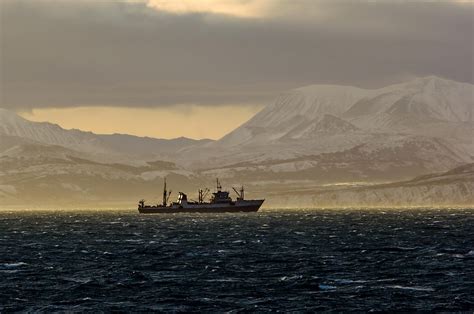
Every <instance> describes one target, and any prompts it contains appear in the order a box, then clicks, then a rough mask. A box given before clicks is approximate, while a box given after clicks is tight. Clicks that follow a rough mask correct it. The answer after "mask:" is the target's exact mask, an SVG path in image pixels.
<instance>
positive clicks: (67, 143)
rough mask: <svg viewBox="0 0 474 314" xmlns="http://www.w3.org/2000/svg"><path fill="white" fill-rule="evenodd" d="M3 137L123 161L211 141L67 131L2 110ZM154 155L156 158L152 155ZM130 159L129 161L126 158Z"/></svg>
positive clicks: (0, 120)
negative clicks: (56, 146) (132, 156)
mask: <svg viewBox="0 0 474 314" xmlns="http://www.w3.org/2000/svg"><path fill="white" fill-rule="evenodd" d="M0 135H3V136H13V137H18V138H22V139H28V140H32V141H35V142H37V143H42V144H47V145H58V146H62V147H66V148H68V149H72V150H75V151H78V152H86V153H90V154H92V155H98V156H99V155H100V156H102V157H105V158H109V157H110V158H112V159H114V160H115V159H117V158H118V160H121V159H122V158H125V157H126V156H131V155H134V156H140V158H142V157H143V158H144V160H146V159H148V158H150V157H152V158H155V156H154V155H160V154H172V153H176V152H177V151H179V150H180V149H182V148H184V147H189V146H194V145H204V144H206V143H208V142H210V140H193V139H188V138H184V137H181V138H178V139H171V140H166V139H156V138H149V137H137V136H132V135H125V134H111V135H101V134H94V133H92V132H84V131H80V130H65V129H63V128H61V127H60V126H59V125H56V124H51V123H48V122H32V121H28V120H26V119H24V118H22V117H20V116H19V115H17V114H16V113H14V112H12V111H9V110H6V109H0ZM151 155H153V156H151ZM125 159H126V158H125Z"/></svg>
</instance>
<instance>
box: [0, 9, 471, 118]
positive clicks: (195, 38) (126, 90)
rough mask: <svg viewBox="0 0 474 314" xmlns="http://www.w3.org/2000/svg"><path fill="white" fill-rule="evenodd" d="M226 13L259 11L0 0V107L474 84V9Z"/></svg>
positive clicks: (242, 100)
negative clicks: (404, 82)
mask: <svg viewBox="0 0 474 314" xmlns="http://www.w3.org/2000/svg"><path fill="white" fill-rule="evenodd" d="M219 2H220V3H225V2H221V1H219ZM231 2H232V3H234V4H235V5H238V4H239V3H241V4H242V5H243V6H244V5H245V4H246V3H247V4H248V5H249V7H252V8H253V7H255V8H256V7H260V5H263V6H261V8H262V9H258V10H260V11H258V10H257V11H258V16H245V17H244V16H238V14H237V13H235V12H237V11H238V10H237V11H234V13H233V15H232V14H221V13H225V12H218V11H215V10H217V9H214V8H215V7H214V6H212V5H211V4H212V2H211V1H209V2H206V3H207V4H208V6H207V7H200V8H191V9H189V11H186V12H182V13H177V12H174V13H173V12H171V11H172V10H171V9H169V10H164V9H156V8H151V7H150V6H149V4H148V2H145V1H132V2H131V1H89V0H84V1H73V0H62V1H59V0H36V1H35V0H14V1H8V0H0V14H1V16H0V40H1V42H0V45H1V46H0V47H1V48H0V49H1V54H0V69H1V72H0V74H1V77H0V88H1V90H0V107H8V108H23V109H24V108H39V107H74V106H128V107H156V106H161V107H162V106H173V105H178V104H203V105H225V104H241V105H255V104H265V103H268V102H271V101H272V99H274V98H275V97H276V96H277V95H278V94H279V93H280V92H282V91H284V90H286V89H289V88H294V87H299V86H303V85H308V84H316V83H330V84H346V85H356V86H361V87H378V86H382V85H385V84H389V83H394V82H397V81H400V80H401V79H404V78H406V77H412V76H423V75H431V74H434V75H439V76H443V77H447V78H451V79H455V80H458V81H468V82H473V80H474V79H473V60H472V56H473V54H474V51H473V39H472V38H473V37H474V36H473V19H472V10H469V8H468V9H466V7H465V6H466V5H467V6H471V5H472V4H465V3H463V4H459V3H448V2H442V3H433V2H408V1H403V2H401V1H400V2H393V1H377V2H357V3H356V2H351V1H331V2H329V1H313V0H299V1H277V0H275V1H265V2H260V1H251V0H248V1H243V0H242V1H231ZM231 2H229V3H231ZM200 3H204V2H200ZM199 10H201V11H206V12H198V11H199ZM212 10H214V11H212ZM195 11H196V12H195ZM221 11H222V10H221ZM257 11H254V12H257Z"/></svg>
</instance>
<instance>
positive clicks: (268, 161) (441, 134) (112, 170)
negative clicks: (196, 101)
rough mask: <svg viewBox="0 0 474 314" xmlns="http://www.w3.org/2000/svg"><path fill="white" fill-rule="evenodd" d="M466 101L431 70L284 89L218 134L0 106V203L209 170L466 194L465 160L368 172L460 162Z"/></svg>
mask: <svg viewBox="0 0 474 314" xmlns="http://www.w3.org/2000/svg"><path fill="white" fill-rule="evenodd" d="M473 110H474V85H471V84H466V83H459V82H454V81H450V80H445V79H441V78H437V77H426V78H419V79H415V80H412V81H409V82H406V83H402V84H396V85H391V86H387V87H384V88H381V89H375V90H365V89H361V88H356V87H347V86H329V85H313V86H307V87H302V88H298V89H295V90H291V91H288V92H286V93H284V94H282V95H280V96H279V97H278V98H277V99H276V101H275V102H274V103H272V104H270V105H269V106H267V107H265V108H264V109H263V110H262V111H260V112H259V113H258V114H257V115H255V116H254V117H253V118H252V119H250V120H249V121H247V122H246V123H244V124H243V125H242V126H240V127H239V128H237V129H235V130H234V131H232V132H230V133H229V134H227V135H226V136H224V137H223V138H222V139H220V140H218V141H210V140H202V141H196V140H191V139H186V138H179V139H174V140H160V139H152V138H140V137H136V136H130V135H123V134H114V135H97V134H93V133H90V132H82V131H79V130H65V129H62V128H61V127H59V126H58V125H54V124H51V123H37V122H31V121H27V120H25V119H23V118H21V117H19V116H18V115H16V114H15V113H13V112H10V111H7V110H2V109H0V203H2V202H3V203H6V202H11V203H12V204H13V203H15V202H21V201H23V200H28V201H30V200H39V199H44V201H45V202H46V201H47V200H49V201H50V202H53V203H54V202H56V200H59V199H63V200H64V202H68V200H69V198H73V199H74V200H76V201H77V202H79V201H81V200H88V201H91V202H98V201H101V200H109V201H114V200H119V199H120V200H123V201H126V200H129V199H133V200H135V198H137V197H148V198H149V199H151V198H153V197H155V196H156V191H157V186H160V185H161V180H162V178H163V177H164V176H168V178H169V182H170V184H171V185H173V186H176V187H179V188H183V189H184V190H185V191H187V190H191V189H193V188H196V187H198V186H203V185H204V186H205V184H206V182H213V180H214V179H215V177H219V178H222V179H223V181H224V182H225V184H226V185H227V186H230V185H233V184H235V185H240V184H245V185H248V186H249V191H250V192H249V193H250V195H251V194H252V192H255V193H256V194H255V195H256V196H261V195H268V198H271V199H273V200H274V203H275V202H281V203H285V202H286V203H288V204H290V203H291V204H293V205H294V204H296V203H294V202H295V200H297V201H301V202H303V201H304V202H306V201H307V206H314V205H324V204H326V203H327V204H328V205H329V204H330V203H331V202H332V203H331V204H333V205H335V206H345V205H344V204H346V203H347V204H349V203H350V201H351V200H352V199H353V200H358V202H359V203H360V205H362V206H363V205H370V204H378V203H377V202H379V203H380V202H382V203H383V202H392V203H393V204H395V203H394V202H396V201H397V200H399V204H405V203H406V204H410V202H413V203H412V204H415V203H416V204H428V203H429V201H430V199H432V200H436V201H438V200H439V201H440V202H441V200H443V199H446V202H445V203H446V204H448V203H449V202H451V201H452V202H451V204H454V203H453V202H454V201H455V202H459V203H463V202H464V203H466V202H472V193H470V192H469V193H466V191H467V190H469V189H471V190H472V184H473V183H472V173H471V172H472V171H471V172H469V174H467V175H466V174H461V175H451V174H444V175H442V176H441V175H440V176H438V177H439V178H438V177H437V178H438V179H439V180H438V179H436V180H435V179H432V180H431V179H430V180H431V181H429V180H428V179H426V178H427V177H425V178H424V179H423V180H421V179H420V180H418V181H417V182H418V183H419V184H418V183H416V184H415V183H407V182H401V183H399V184H398V185H380V183H386V182H395V181H403V180H408V179H412V178H413V177H415V176H420V175H427V174H430V173H440V172H443V171H447V170H449V169H453V168H455V167H459V166H462V165H466V164H471V163H472V162H473V160H474V141H473V138H474V122H473V116H472V111H473ZM170 161H172V163H169V162H170ZM458 169H461V168H458ZM427 180H428V181H427ZM410 182H411V181H410ZM446 182H448V183H446ZM374 183H377V184H378V185H377V186H376V188H374V189H371V188H369V186H370V185H372V184H374ZM445 183H446V184H445ZM341 184H343V185H344V186H346V185H349V186H350V188H334V189H329V190H328V189H323V190H324V191H321V186H325V185H329V186H336V187H337V186H339V185H341ZM354 185H363V186H364V188H363V189H354V188H353V186H354ZM208 186H210V185H208ZM301 191H303V192H301ZM320 192H321V193H320ZM449 195H453V197H451V198H450V196H449ZM301 202H300V203H299V205H303V203H301ZM325 202H326V203H325ZM392 203H390V204H392ZM305 204H306V203H305Z"/></svg>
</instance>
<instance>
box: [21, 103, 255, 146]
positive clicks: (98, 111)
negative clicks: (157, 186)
mask: <svg viewBox="0 0 474 314" xmlns="http://www.w3.org/2000/svg"><path fill="white" fill-rule="evenodd" d="M260 109H261V107H256V106H219V107H217V106H215V107H211V106H177V107H172V108H171V107H168V108H139V109H135V108H125V107H76V108H58V109H51V108H45V109H33V110H32V111H31V112H22V113H20V115H21V116H22V117H24V118H25V119H28V120H31V121H38V122H44V121H47V122H51V123H56V124H59V125H60V126H61V127H63V128H65V129H73V128H74V129H80V130H83V131H91V132H94V133H101V134H112V133H124V134H132V135H138V136H150V137H157V138H176V137H180V136H185V137H190V138H195V139H201V138H210V139H218V138H220V137H222V136H223V135H225V134H227V133H228V132H230V131H232V130H233V129H235V128H236V127H238V126H239V125H240V124H242V123H244V122H245V121H247V120H248V119H249V118H251V117H252V116H253V115H254V114H255V113H257V112H258V111H259V110H260Z"/></svg>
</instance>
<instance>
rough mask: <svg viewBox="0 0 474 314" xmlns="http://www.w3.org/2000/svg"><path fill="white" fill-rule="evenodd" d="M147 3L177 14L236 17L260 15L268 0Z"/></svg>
mask: <svg viewBox="0 0 474 314" xmlns="http://www.w3.org/2000/svg"><path fill="white" fill-rule="evenodd" d="M147 5H148V6H149V7H151V8H154V9H157V10H163V11H167V12H172V13H177V14H189V13H214V14H225V15H233V16H238V17H258V16H262V15H263V13H264V9H265V7H266V6H267V5H269V1H268V0H149V1H148V2H147Z"/></svg>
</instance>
